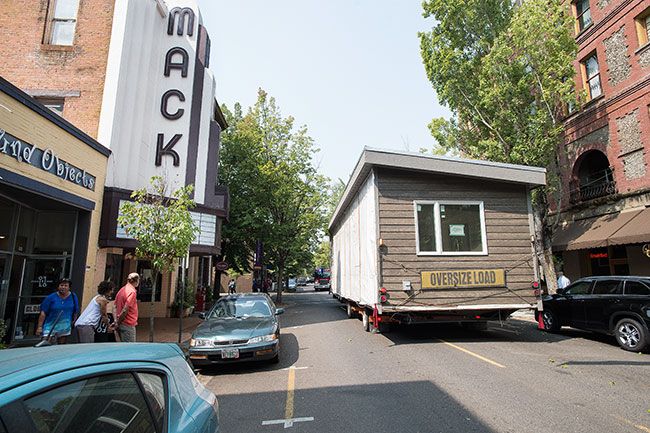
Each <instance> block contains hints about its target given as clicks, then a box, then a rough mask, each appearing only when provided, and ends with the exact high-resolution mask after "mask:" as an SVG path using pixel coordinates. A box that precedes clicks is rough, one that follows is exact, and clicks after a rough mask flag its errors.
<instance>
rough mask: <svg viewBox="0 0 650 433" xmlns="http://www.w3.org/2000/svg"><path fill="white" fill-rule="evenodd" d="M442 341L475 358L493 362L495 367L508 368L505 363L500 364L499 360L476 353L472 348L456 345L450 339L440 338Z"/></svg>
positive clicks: (489, 362)
mask: <svg viewBox="0 0 650 433" xmlns="http://www.w3.org/2000/svg"><path fill="white" fill-rule="evenodd" d="M440 341H441V342H443V343H445V344H446V345H447V346H449V347H453V348H454V349H457V350H460V351H461V352H464V353H467V354H468V355H471V356H473V357H474V358H478V359H480V360H481V361H484V362H487V363H488V364H492V365H494V366H495V367H499V368H506V366H505V365H502V364H499V363H498V362H496V361H492V360H491V359H487V358H486V357H484V356H481V355H479V354H478V353H474V352H472V351H471V350H467V349H465V348H463V347H460V346H456V345H455V344H452V343H449V342H448V341H445V340H440Z"/></svg>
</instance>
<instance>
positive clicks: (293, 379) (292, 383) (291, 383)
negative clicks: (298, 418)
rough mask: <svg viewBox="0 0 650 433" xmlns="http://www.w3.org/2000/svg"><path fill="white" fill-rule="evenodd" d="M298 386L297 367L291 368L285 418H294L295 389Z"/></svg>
mask: <svg viewBox="0 0 650 433" xmlns="http://www.w3.org/2000/svg"><path fill="white" fill-rule="evenodd" d="M295 387H296V369H295V368H290V369H289V382H288V383H287V405H286V407H285V408H284V419H291V418H293V390H294V389H295Z"/></svg>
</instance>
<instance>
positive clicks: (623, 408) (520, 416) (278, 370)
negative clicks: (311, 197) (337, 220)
mask: <svg viewBox="0 0 650 433" xmlns="http://www.w3.org/2000/svg"><path fill="white" fill-rule="evenodd" d="M284 302H285V305H284V307H285V308H286V313H285V314H284V315H282V316H280V317H281V323H282V335H281V338H280V342H281V357H280V363H279V364H278V365H268V364H267V365H265V364H239V365H227V366H223V367H216V368H211V369H208V370H205V371H202V372H200V373H199V380H200V381H201V382H202V383H203V384H204V385H205V386H207V387H208V388H209V389H211V390H212V391H213V392H215V393H216V394H217V396H218V398H219V404H220V417H221V426H222V431H223V432H224V433H235V432H238V433H243V432H270V433H272V432H279V431H296V432H319V433H325V432H352V431H354V432H481V433H487V432H517V433H520V432H562V433H569V432H590V433H593V432H608V433H609V432H616V433H619V432H620V433H626V432H630V433H639V432H645V433H650V355H648V354H636V353H629V352H625V351H623V350H621V349H619V348H618V346H617V345H616V343H615V341H614V340H613V339H612V338H610V337H606V336H597V335H592V334H590V333H586V332H581V331H577V330H571V329H565V330H563V331H562V333H560V334H556V335H554V334H548V333H544V332H540V331H538V330H537V325H536V323H535V322H534V321H532V320H530V319H529V316H527V315H522V316H521V317H520V318H518V319H515V320H512V319H511V320H508V321H507V322H504V323H503V324H501V325H499V324H494V325H490V327H489V329H488V330H487V331H478V332H477V331H473V332H472V331H468V330H464V329H461V328H460V327H458V326H451V325H435V326H433V325H427V326H419V327H400V328H397V329H394V330H393V331H392V332H390V333H386V334H371V333H366V332H364V331H363V329H362V326H361V322H360V321H359V320H357V319H348V318H347V317H346V314H345V311H344V309H343V308H342V304H340V303H338V302H337V301H336V300H334V299H332V297H331V296H330V295H329V294H326V293H323V292H320V293H314V292H305V291H304V289H303V291H302V292H301V291H300V290H299V291H298V292H297V293H291V294H289V293H287V294H284Z"/></svg>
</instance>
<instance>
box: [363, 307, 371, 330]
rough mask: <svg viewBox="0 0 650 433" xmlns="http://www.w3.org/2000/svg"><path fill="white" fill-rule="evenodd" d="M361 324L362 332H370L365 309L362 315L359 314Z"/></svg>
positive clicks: (368, 318)
mask: <svg viewBox="0 0 650 433" xmlns="http://www.w3.org/2000/svg"><path fill="white" fill-rule="evenodd" d="M361 323H362V324H363V330H364V331H366V332H370V316H369V315H368V310H366V309H365V308H364V309H363V313H361Z"/></svg>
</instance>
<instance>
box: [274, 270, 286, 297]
mask: <svg viewBox="0 0 650 433" xmlns="http://www.w3.org/2000/svg"><path fill="white" fill-rule="evenodd" d="M283 279H284V266H278V292H277V294H276V295H275V302H276V304H282V289H283V288H284V284H283V281H282V280H283Z"/></svg>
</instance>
